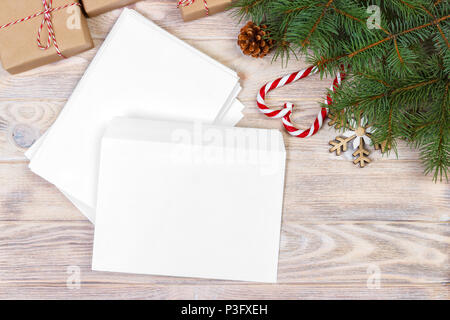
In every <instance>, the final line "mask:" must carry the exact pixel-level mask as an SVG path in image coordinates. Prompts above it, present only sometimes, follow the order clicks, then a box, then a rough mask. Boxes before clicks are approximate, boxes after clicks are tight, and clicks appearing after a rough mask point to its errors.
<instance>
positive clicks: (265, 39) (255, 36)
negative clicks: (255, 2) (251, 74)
mask: <svg viewBox="0 0 450 320" xmlns="http://www.w3.org/2000/svg"><path fill="white" fill-rule="evenodd" d="M266 29H267V26H266V25H261V26H257V25H256V24H254V23H253V22H252V21H249V22H247V24H246V25H245V26H243V27H242V29H241V32H240V33H239V36H238V41H237V43H238V45H239V46H240V47H241V50H242V52H243V53H244V54H246V55H248V56H252V57H254V58H262V57H264V56H265V55H267V54H268V53H269V52H270V50H271V49H272V47H273V40H272V39H270V38H269V33H268V32H267V31H266Z"/></svg>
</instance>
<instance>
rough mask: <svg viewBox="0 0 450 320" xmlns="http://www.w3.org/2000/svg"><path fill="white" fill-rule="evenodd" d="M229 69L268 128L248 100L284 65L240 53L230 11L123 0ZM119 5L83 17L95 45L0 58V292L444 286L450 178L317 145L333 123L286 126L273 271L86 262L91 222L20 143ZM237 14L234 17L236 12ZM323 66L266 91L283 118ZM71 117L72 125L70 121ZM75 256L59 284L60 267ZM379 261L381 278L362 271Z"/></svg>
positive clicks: (313, 100)
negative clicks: (362, 160)
mask: <svg viewBox="0 0 450 320" xmlns="http://www.w3.org/2000/svg"><path fill="white" fill-rule="evenodd" d="M130 7H132V8H135V9H136V10H138V11H139V12H141V13H142V14H144V15H145V16H146V17H148V18H150V19H152V20H153V21H154V22H155V23H157V24H158V25H160V26H161V27H163V28H165V29H166V30H168V31H169V32H171V33H172V34H174V35H176V36H178V37H180V38H182V39H184V40H185V41H187V42H188V43H189V44H191V45H192V46H194V47H196V48H198V49H199V50H201V51H203V52H205V53H206V54H208V55H210V56H211V57H213V58H214V59H217V60H218V61H220V62H222V63H223V64H225V65H227V66H229V67H230V68H232V69H234V70H236V71H237V72H238V74H239V76H240V77H241V83H242V86H243V90H242V92H241V94H240V96H239V98H240V100H241V101H243V102H244V104H245V105H246V109H245V110H244V113H245V118H244V119H243V120H242V121H241V122H240V124H239V126H245V127H258V128H279V129H282V127H281V123H280V122H279V121H277V120H271V119H268V118H265V117H264V116H263V115H261V114H260V112H259V111H258V110H257V107H256V104H255V96H256V91H257V90H258V89H259V88H260V87H261V86H262V85H263V84H264V83H265V82H267V81H270V80H272V79H274V78H275V77H277V76H281V75H283V74H285V73H288V72H292V71H296V70H298V69H300V68H304V67H306V66H307V63H306V62H304V61H302V60H299V61H294V60H293V61H291V62H290V63H289V65H288V67H287V68H282V67H281V66H280V63H279V62H275V63H271V62H270V57H269V58H266V59H262V60H255V59H252V58H250V57H246V56H243V55H242V54H241V53H240V51H239V48H238V47H237V45H236V35H237V34H238V32H239V28H240V25H238V24H237V23H236V20H233V18H232V17H230V15H229V13H221V14H217V15H214V16H211V17H208V18H205V19H199V20H196V21H193V22H190V23H184V22H182V19H181V16H180V15H179V12H178V10H177V9H176V8H175V3H174V1H172V0H160V1H155V0H147V1H141V2H138V3H136V4H135V5H132V6H130ZM120 12H121V10H115V11H112V12H110V13H107V14H104V15H101V16H99V17H96V18H93V19H90V20H89V27H90V29H91V32H92V35H93V38H94V41H95V44H96V46H95V48H94V49H92V50H90V51H88V52H85V53H83V54H81V55H78V56H76V57H73V58H70V59H67V60H64V61H61V62H58V63H55V64H52V65H48V66H44V67H41V68H38V69H35V70H31V71H29V72H26V73H23V74H20V75H15V76H11V75H9V74H7V73H6V72H5V71H4V70H2V69H1V68H0V298H1V299H14V298H25V299H26V298H38V299H54V298H62V299H82V298H89V299H123V298H136V299H175V298H177V299H270V298H272V299H274V298H275V299H277V298H280V299H319V298H325V299H339V298H341V299H342V298H365V299H382V298H385V299H386V298H387V299H449V286H448V285H449V278H450V270H449V261H448V257H449V253H450V250H449V245H450V229H449V225H448V223H449V215H450V208H449V207H450V206H449V203H450V188H449V186H448V184H446V183H437V184H435V183H433V182H431V178H430V177H425V176H423V175H422V170H423V168H422V166H421V164H420V161H418V153H417V151H414V150H411V149H410V148H409V147H408V146H407V145H406V144H404V143H401V144H400V145H399V150H398V151H399V157H398V159H397V158H396V157H395V155H389V156H384V157H382V156H381V155H380V154H379V153H378V152H376V151H374V152H372V154H371V156H370V157H371V158H372V159H373V160H374V161H373V162H372V163H371V164H370V165H369V166H368V167H367V168H364V169H359V168H356V167H355V166H354V165H353V164H352V162H351V161H350V160H349V157H348V154H346V155H343V156H341V157H336V156H335V155H333V154H330V153H329V152H328V149H329V145H328V141H329V140H331V139H333V138H334V136H335V135H336V132H335V131H334V130H333V129H330V128H327V127H324V129H322V130H321V131H320V133H319V134H317V135H315V136H313V137H311V138H309V139H298V138H292V137H290V136H288V135H287V134H284V136H285V143H286V148H287V157H288V161H287V173H286V187H285V197H284V210H283V226H282V235H281V251H280V260H279V277H278V282H279V283H278V284H276V285H266V284H255V283H245V282H231V281H218V280H207V279H190V278H187V279H184V278H173V277H157V276H144V275H131V274H117V273H106V272H93V271H91V270H90V263H91V251H92V240H93V226H92V225H91V224H90V223H89V222H88V221H86V219H85V218H84V217H83V216H82V215H81V214H80V213H79V212H78V211H77V210H76V209H75V208H74V207H73V206H72V205H71V204H70V202H69V201H67V200H66V199H65V198H64V196H63V195H61V194H60V193H59V192H58V191H57V190H56V188H55V187H53V186H52V185H50V184H49V183H47V182H45V181H44V180H42V179H41V178H39V177H37V176H36V175H34V174H33V173H31V172H30V171H29V169H28V166H27V165H28V163H27V161H26V159H25V157H24V155H23V153H24V151H25V150H26V148H27V147H28V146H29V145H30V144H31V143H32V142H33V141H34V140H35V139H36V138H37V137H38V136H40V135H41V134H42V133H43V132H45V130H46V129H47V128H48V127H49V126H50V125H51V124H52V123H53V121H54V120H55V119H56V117H57V116H58V114H59V112H60V110H61V109H62V108H63V107H64V104H65V102H66V101H67V99H68V98H69V97H70V94H71V92H72V91H73V89H74V88H75V86H76V84H77V82H78V81H79V79H80V78H81V76H82V75H83V73H84V71H85V69H86V67H87V66H88V64H89V62H90V61H91V59H92V58H93V56H94V55H95V53H96V51H97V50H98V48H99V46H100V45H101V43H102V42H103V40H104V39H105V37H106V35H107V33H108V31H109V30H110V29H111V27H112V25H113V24H114V22H115V20H116V19H117V17H118V16H119V14H120ZM243 23H245V22H243ZM329 81H330V80H329V79H328V80H327V79H324V80H320V78H319V77H318V76H317V75H315V76H312V77H310V78H308V79H305V80H303V81H299V82H297V83H294V84H292V85H289V86H287V87H284V88H280V89H278V90H275V91H273V92H271V93H270V94H269V96H268V100H267V101H268V103H269V104H271V105H282V104H283V103H284V102H287V101H289V102H293V103H295V105H296V107H295V111H294V115H293V119H294V121H296V122H297V123H298V124H299V125H300V126H303V127H306V126H308V125H310V123H311V121H312V120H313V119H314V117H315V116H316V114H317V112H318V103H319V102H320V101H321V99H322V97H323V95H324V92H325V91H326V88H327V87H329ZM80 130H82V128H80ZM69 266H78V267H79V268H80V269H81V281H82V282H81V287H80V288H79V289H69V288H68V287H67V285H66V282H67V280H68V276H69V275H68V273H67V270H68V269H67V268H68V267H69ZM372 272H376V273H377V272H379V275H380V277H379V279H380V286H379V288H377V287H375V288H374V287H373V285H371V283H369V285H368V281H369V282H370V280H371V279H372V278H371V275H372Z"/></svg>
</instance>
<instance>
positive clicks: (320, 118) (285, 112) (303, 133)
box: [256, 66, 345, 138]
mask: <svg viewBox="0 0 450 320" xmlns="http://www.w3.org/2000/svg"><path fill="white" fill-rule="evenodd" d="M318 70H319V69H318V68H317V67H316V66H311V67H309V68H306V69H304V70H301V71H297V72H294V73H291V74H288V75H285V76H284V77H281V78H278V79H276V80H274V81H271V82H269V83H266V84H265V85H264V86H263V87H262V88H261V89H260V90H259V92H258V95H257V97H256V103H257V105H258V107H259V109H260V110H261V112H262V113H264V114H265V115H266V116H267V117H269V118H281V119H282V122H283V125H284V127H285V128H286V130H287V131H288V132H289V134H291V135H292V136H294V137H298V138H306V137H310V136H312V135H314V134H316V133H317V131H319V129H320V128H321V127H322V125H323V122H324V120H325V118H326V116H327V114H328V108H325V107H324V108H321V110H320V112H319V114H318V115H317V117H316V119H315V120H314V123H313V124H312V125H311V127H310V128H309V129H306V130H301V129H298V128H297V127H296V126H295V125H294V124H293V123H292V121H291V115H292V110H293V108H294V105H293V104H292V103H289V102H287V103H285V104H284V106H283V107H282V108H281V109H271V108H269V107H268V106H267V104H266V101H265V99H266V95H267V93H269V92H270V91H271V90H274V89H276V88H280V87H283V86H285V85H287V84H289V83H292V82H295V81H298V80H300V79H303V78H306V77H307V76H309V75H310V74H314V73H317V72H318ZM342 71H343V68H342ZM344 78H345V73H344V72H342V73H340V72H338V73H337V75H336V78H335V79H334V81H333V84H332V85H331V88H330V90H332V91H333V92H334V91H336V89H337V88H338V87H339V86H340V85H341V81H342V80H343V79H344ZM332 103H333V101H332V99H331V97H330V95H329V94H327V97H326V98H325V104H327V105H331V104H332Z"/></svg>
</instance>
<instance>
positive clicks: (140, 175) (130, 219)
mask: <svg viewBox="0 0 450 320" xmlns="http://www.w3.org/2000/svg"><path fill="white" fill-rule="evenodd" d="M285 160H286V152H285V148H284V143H283V138H282V135H281V133H280V132H279V131H277V130H265V129H249V128H230V127H221V126H212V125H202V124H200V123H189V122H164V121H153V120H138V119H126V118H117V119H115V120H113V121H112V123H111V124H110V125H109V127H108V128H107V130H106V133H105V136H104V138H103V140H102V146H101V160H100V168H99V184H98V198H97V210H96V214H97V218H96V219H97V220H96V227H95V238H94V252H93V261H92V269H93V270H100V271H112V272H127V273H140V274H154V275H168V276H183V277H200V278H214V279H227V280H244V281H260V282H276V279H277V265H278V252H279V241H280V226H281V213H282V200H283V186H284V174H285Z"/></svg>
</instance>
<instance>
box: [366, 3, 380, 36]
mask: <svg viewBox="0 0 450 320" xmlns="http://www.w3.org/2000/svg"><path fill="white" fill-rule="evenodd" d="M367 13H369V14H371V16H370V17H369V18H368V19H367V28H369V29H371V30H372V29H381V9H380V7H379V6H376V5H371V6H369V7H368V8H367Z"/></svg>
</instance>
